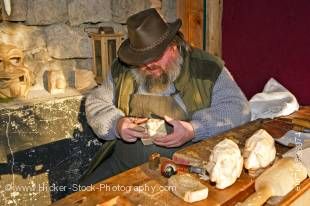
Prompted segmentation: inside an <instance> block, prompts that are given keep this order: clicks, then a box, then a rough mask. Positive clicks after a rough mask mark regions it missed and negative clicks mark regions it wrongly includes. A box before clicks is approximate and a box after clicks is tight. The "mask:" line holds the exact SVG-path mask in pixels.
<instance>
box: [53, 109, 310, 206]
mask: <svg viewBox="0 0 310 206" xmlns="http://www.w3.org/2000/svg"><path fill="white" fill-rule="evenodd" d="M309 111H310V107H308V108H307V109H306V110H304V108H301V110H300V111H299V113H300V114H303V115H304V114H305V113H308V112H309ZM296 117H298V112H296V113H294V114H293V115H290V116H287V117H286V118H289V119H290V118H296ZM268 121H270V120H257V121H254V122H250V123H248V124H245V125H243V126H241V127H238V128H235V129H233V130H230V131H228V132H225V133H223V134H220V135H218V136H216V137H211V138H209V139H208V140H204V141H202V142H199V143H197V144H194V145H191V146H189V147H187V148H185V149H182V150H180V151H177V152H176V153H175V154H174V155H173V160H174V161H176V162H178V163H182V164H191V165H195V166H204V165H205V164H206V163H207V160H208V158H209V155H210V153H211V151H212V149H213V147H214V146H215V145H216V144H217V143H218V142H220V141H221V140H223V139H225V138H228V139H231V140H233V141H235V142H236V143H237V144H238V145H239V148H240V149H241V151H242V150H243V147H244V144H245V140H246V139H247V138H248V137H250V136H251V135H252V134H253V133H254V132H255V131H256V130H258V129H260V128H262V127H263V125H264V122H268ZM307 121H308V120H307ZM309 122H310V119H309ZM286 129H290V128H286ZM267 131H268V130H267ZM276 148H277V157H278V158H281V155H282V154H284V153H285V152H286V151H288V150H289V148H287V147H284V146H281V145H278V144H276ZM163 160H166V159H163V158H161V161H163ZM196 177H197V178H198V176H196ZM167 180H168V179H167V178H165V177H163V176H162V175H161V174H160V171H159V170H150V169H149V168H148V164H147V163H145V164H143V165H141V166H138V167H135V168H133V169H130V170H128V171H126V172H123V173H121V174H119V175H116V176H113V177H111V178H109V179H107V180H104V181H102V182H99V183H97V184H96V185H95V186H93V187H91V188H88V191H80V192H76V193H74V194H71V195H69V196H67V197H66V198H64V199H62V200H59V201H58V202H56V203H54V204H53V205H54V206H60V205H61V206H64V205H77V206H78V205H98V206H105V205H113V203H111V201H112V200H115V201H116V202H117V201H118V202H117V204H116V205H160V206H162V205H171V206H180V205H194V206H200V205H201V206H202V205H208V206H209V205H210V206H215V205H225V206H226V205H227V206H228V205H235V204H236V203H238V202H242V201H243V200H245V199H246V198H247V197H248V196H249V195H250V194H252V193H253V192H254V181H255V178H252V177H250V176H249V175H248V173H247V172H246V171H244V170H243V172H242V174H241V176H240V178H238V179H237V181H236V182H235V183H234V184H233V185H232V186H230V187H228V188H226V189H223V190H220V189H216V188H215V186H214V185H213V184H211V183H210V182H209V181H204V180H200V182H201V183H202V184H204V185H206V186H207V187H208V189H209V196H208V198H207V199H205V200H202V201H199V202H196V203H192V204H189V203H186V202H184V201H183V200H181V199H179V198H177V197H176V196H175V195H173V193H172V192H171V189H173V188H168V187H167ZM309 188H310V180H309V178H308V179H306V180H304V181H303V182H302V183H301V184H300V185H299V186H298V189H294V190H292V191H291V192H290V193H289V194H287V195H286V196H285V197H284V198H283V199H282V200H281V202H280V204H278V205H281V206H284V205H289V204H290V203H292V202H294V201H295V199H296V198H298V197H299V196H301V195H302V194H304V193H305V191H307V190H309ZM115 198H118V199H115ZM115 201H114V203H115ZM108 203H109V204H108ZM114 205H115V204H114Z"/></svg>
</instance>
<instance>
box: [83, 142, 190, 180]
mask: <svg viewBox="0 0 310 206" xmlns="http://www.w3.org/2000/svg"><path fill="white" fill-rule="evenodd" d="M191 144H192V142H188V143H186V144H184V145H183V146H181V147H177V148H165V147H160V146H157V145H154V144H153V145H143V144H142V142H141V141H139V140H138V141H137V142H135V143H127V142H124V141H123V140H120V139H118V140H117V142H116V144H115V147H114V152H113V153H112V154H111V155H110V156H109V157H108V158H107V159H106V160H104V161H103V162H102V163H101V164H100V165H99V166H98V167H97V168H96V169H95V170H94V171H93V172H92V173H91V174H89V175H88V176H86V177H85V178H83V180H82V181H81V182H80V184H81V185H84V186H87V185H91V184H94V183H96V182H99V181H100V180H104V179H106V178H109V177H111V176H114V175H116V174H118V173H121V172H123V171H125V170H128V169H130V168H133V167H135V166H138V165H141V164H143V163H145V162H147V161H148V157H149V155H151V154H152V153H154V152H158V153H160V155H161V156H163V157H167V158H171V157H172V155H173V153H174V152H176V151H177V150H180V149H181V148H183V147H186V146H189V145H191Z"/></svg>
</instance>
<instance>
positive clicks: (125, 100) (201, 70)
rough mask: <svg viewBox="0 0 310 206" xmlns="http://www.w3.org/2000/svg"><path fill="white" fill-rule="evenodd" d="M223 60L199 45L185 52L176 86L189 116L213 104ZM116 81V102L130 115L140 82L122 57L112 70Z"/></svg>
mask: <svg viewBox="0 0 310 206" xmlns="http://www.w3.org/2000/svg"><path fill="white" fill-rule="evenodd" d="M223 66H224V64H223V61H222V60H221V59H219V58H217V57H215V56H212V55H210V54H208V53H207V52H205V51H202V50H200V49H197V48H192V49H191V51H190V52H189V53H186V54H185V55H184V63H183V66H182V69H181V73H180V75H179V77H178V78H177V79H176V80H175V81H174V85H175V87H176V89H177V91H178V92H179V94H180V97H181V98H182V100H183V102H184V104H185V106H186V109H187V112H188V114H189V116H191V115H192V114H193V112H195V111H197V110H200V109H202V108H207V107H210V105H211V96H212V90H213V86H214V84H215V82H216V80H217V78H218V76H219V74H220V73H221V71H222V68H223ZM111 73H112V78H113V81H114V84H115V105H116V107H117V108H119V109H121V110H122V111H123V112H124V113H125V114H126V115H128V114H129V102H130V98H131V95H132V94H134V93H135V92H136V90H137V86H138V85H137V83H136V81H135V80H134V77H133V76H132V74H131V72H130V69H129V68H128V67H126V66H125V65H124V64H122V63H120V62H119V61H118V60H116V61H114V63H113V65H112V69H111Z"/></svg>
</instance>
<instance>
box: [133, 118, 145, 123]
mask: <svg viewBox="0 0 310 206" xmlns="http://www.w3.org/2000/svg"><path fill="white" fill-rule="evenodd" d="M147 120H148V118H136V120H135V123H136V124H142V123H145V122H147Z"/></svg>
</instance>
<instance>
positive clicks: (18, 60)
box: [0, 43, 34, 99]
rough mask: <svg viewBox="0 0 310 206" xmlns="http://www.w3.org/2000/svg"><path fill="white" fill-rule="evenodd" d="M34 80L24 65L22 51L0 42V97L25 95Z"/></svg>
mask: <svg viewBox="0 0 310 206" xmlns="http://www.w3.org/2000/svg"><path fill="white" fill-rule="evenodd" d="M33 82H34V77H33V73H32V71H31V70H29V69H28V68H27V67H26V66H25V65H24V53H23V51H22V50H20V49H18V48H17V47H15V46H13V45H9V44H1V43H0V98H2V99H8V98H12V97H26V96H27V95H28V92H29V89H30V87H31V85H32V84H33Z"/></svg>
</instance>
